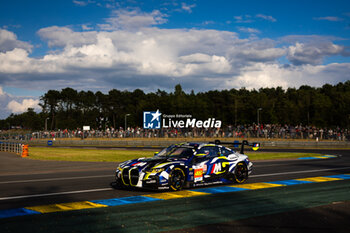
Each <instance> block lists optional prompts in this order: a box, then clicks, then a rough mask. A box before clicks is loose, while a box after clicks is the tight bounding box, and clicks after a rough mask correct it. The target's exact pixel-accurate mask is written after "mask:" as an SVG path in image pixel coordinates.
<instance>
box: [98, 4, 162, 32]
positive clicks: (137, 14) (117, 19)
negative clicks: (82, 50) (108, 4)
mask: <svg viewBox="0 0 350 233" xmlns="http://www.w3.org/2000/svg"><path fill="white" fill-rule="evenodd" d="M106 22H107V24H99V27H100V28H101V29H102V30H108V31H112V30H118V29H124V30H125V29H128V30H133V29H139V28H142V27H148V26H152V25H159V24H163V23H166V22H167V15H166V14H163V13H161V12H160V11H159V10H153V11H152V12H151V13H146V12H141V11H140V9H138V8H136V9H133V10H125V9H119V10H115V11H113V14H112V17H110V18H108V19H106Z"/></svg>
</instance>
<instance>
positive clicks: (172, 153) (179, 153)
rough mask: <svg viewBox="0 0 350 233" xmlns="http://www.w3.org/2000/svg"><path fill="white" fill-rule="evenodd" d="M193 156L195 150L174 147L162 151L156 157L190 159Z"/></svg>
mask: <svg viewBox="0 0 350 233" xmlns="http://www.w3.org/2000/svg"><path fill="white" fill-rule="evenodd" d="M191 155H193V148H189V147H181V146H176V145H172V146H169V147H167V148H165V149H163V150H162V151H160V152H159V153H158V154H157V155H156V157H182V158H183V157H186V158H187V157H190V156H191Z"/></svg>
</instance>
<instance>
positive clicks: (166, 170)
mask: <svg viewBox="0 0 350 233" xmlns="http://www.w3.org/2000/svg"><path fill="white" fill-rule="evenodd" d="M226 144H230V145H233V146H234V147H238V146H239V145H240V146H241V149H240V152H237V151H235V150H234V149H230V148H228V147H225V146H223V145H226ZM245 145H247V146H252V147H253V149H254V150H257V149H258V148H259V146H260V144H259V143H252V144H249V143H248V141H242V142H241V143H239V142H237V141H236V142H233V143H221V142H220V141H219V140H216V141H215V142H209V143H194V142H187V143H181V144H175V145H171V146H169V147H167V148H165V149H163V150H162V151H160V152H159V153H155V156H154V157H151V158H139V159H135V160H129V161H126V162H123V163H121V164H119V166H118V168H117V170H116V183H117V184H118V185H121V186H127V187H138V188H150V189H170V190H174V191H177V190H181V189H182V188H184V187H186V188H187V187H197V186H204V185H210V184H222V183H243V182H245V181H246V180H247V179H248V176H249V174H250V173H251V171H252V167H253V163H252V162H251V161H249V159H248V156H247V155H245V154H244V146H245Z"/></svg>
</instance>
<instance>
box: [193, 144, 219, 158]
mask: <svg viewBox="0 0 350 233" xmlns="http://www.w3.org/2000/svg"><path fill="white" fill-rule="evenodd" d="M197 155H198V156H206V157H216V156H218V155H219V149H218V148H217V147H216V146H204V147H202V148H201V149H200V150H199V151H198V152H197Z"/></svg>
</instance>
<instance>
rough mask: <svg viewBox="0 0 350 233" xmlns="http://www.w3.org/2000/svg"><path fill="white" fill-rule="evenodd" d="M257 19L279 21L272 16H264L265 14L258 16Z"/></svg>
mask: <svg viewBox="0 0 350 233" xmlns="http://www.w3.org/2000/svg"><path fill="white" fill-rule="evenodd" d="M255 17H257V18H260V19H264V20H267V21H271V22H276V21H277V20H276V19H275V18H274V17H272V16H271V15H263V14H257V15H256V16H255Z"/></svg>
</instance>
